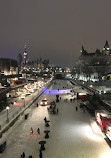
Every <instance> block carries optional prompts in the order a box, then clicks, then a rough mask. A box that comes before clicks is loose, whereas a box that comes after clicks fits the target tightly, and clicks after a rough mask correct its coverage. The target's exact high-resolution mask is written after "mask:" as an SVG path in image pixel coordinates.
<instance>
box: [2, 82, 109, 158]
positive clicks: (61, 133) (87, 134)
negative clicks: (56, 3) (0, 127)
mask: <svg viewBox="0 0 111 158" xmlns="http://www.w3.org/2000/svg"><path fill="white" fill-rule="evenodd" d="M56 82H57V84H55V85H54V84H53V85H52V86H51V87H50V89H48V90H47V91H46V93H45V94H43V96H41V98H39V100H38V101H37V102H38V103H39V102H40V100H41V99H42V98H45V97H46V98H47V99H48V100H49V101H53V100H55V98H56V96H55V95H56V94H57V92H58V93H59V94H60V91H61V89H62V92H63V93H65V91H66V90H68V89H70V88H71V87H73V85H71V83H70V82H69V81H66V80H64V81H62V80H58V81H56ZM63 87H66V88H63ZM58 89H59V90H58ZM65 89H66V90H65ZM53 90H54V91H53ZM55 90H56V91H55ZM53 92H55V93H53ZM62 92H61V94H60V96H61V101H60V102H59V103H57V104H56V106H57V108H58V109H59V113H58V115H53V114H50V113H49V112H48V110H47V106H40V105H39V107H38V108H37V107H36V106H35V104H33V105H32V107H31V110H30V113H29V118H28V120H24V117H23V116H22V117H21V118H20V119H19V120H18V121H17V122H16V124H15V125H14V126H13V127H12V128H10V129H9V130H8V131H7V132H6V133H5V134H4V135H3V137H2V139H1V141H4V140H6V141H7V148H6V150H5V151H4V152H3V153H2V154H0V158H19V157H20V155H21V154H22V152H23V151H24V152H25V153H26V158H28V156H29V155H32V156H33V158H39V149H40V145H39V141H41V140H46V144H45V147H46V150H45V151H43V152H42V153H43V158H110V157H111V149H110V147H109V146H108V144H107V143H106V141H105V139H104V138H105V136H104V134H103V133H102V132H101V131H100V129H99V128H98V126H97V125H96V123H95V118H94V117H91V116H90V115H89V114H88V113H87V112H85V113H84V112H83V111H82V110H81V109H80V108H79V101H78V100H76V101H74V102H70V101H69V100H70V98H71V96H70V95H69V94H67V93H66V94H62ZM66 98H67V99H68V101H64V100H65V99H66ZM76 106H78V111H76V110H75V109H76ZM44 117H47V119H48V120H50V123H49V124H50V127H45V124H44ZM31 127H32V128H33V130H34V134H33V135H31V134H30V129H31ZM37 128H40V136H38V135H37V132H36V131H37ZM46 129H48V130H50V133H49V136H50V138H49V139H45V138H44V130H46Z"/></svg>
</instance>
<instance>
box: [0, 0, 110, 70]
mask: <svg viewBox="0 0 111 158" xmlns="http://www.w3.org/2000/svg"><path fill="white" fill-rule="evenodd" d="M110 8H111V1H110V0H108V1H107V2H106V1H105V0H98V1H96V0H94V1H88V0H84V1H82V0H78V1H77V0H75V1H72V0H69V1H66V0H64V1H63V0H56V1H51V0H47V1H45V0H43V1H35V0H32V1H30V0H27V1H26V0H24V1H14V0H10V1H9V2H7V1H1V2H0V19H1V27H0V36H1V38H0V57H10V58H14V59H16V58H17V55H18V54H19V53H23V48H24V45H25V44H26V45H27V51H28V55H29V59H35V58H40V57H41V58H48V59H49V60H50V62H51V63H53V64H55V65H59V66H63V67H64V66H69V67H70V66H71V67H73V66H74V63H75V62H76V60H77V58H78V57H79V56H80V55H81V53H80V50H81V47H82V45H83V46H84V48H85V49H86V50H87V51H88V52H94V51H95V50H96V49H97V48H98V49H100V50H101V51H102V49H103V47H104V44H105V41H106V40H108V43H109V46H111V37H110V32H111V31H110V26H111V22H110V20H109V19H110Z"/></svg>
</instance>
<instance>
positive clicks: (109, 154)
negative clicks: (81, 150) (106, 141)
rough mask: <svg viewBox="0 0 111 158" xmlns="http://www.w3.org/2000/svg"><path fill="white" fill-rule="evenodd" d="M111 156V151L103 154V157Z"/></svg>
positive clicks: (108, 157)
mask: <svg viewBox="0 0 111 158" xmlns="http://www.w3.org/2000/svg"><path fill="white" fill-rule="evenodd" d="M110 157H111V151H105V153H104V154H103V155H102V156H101V158H110Z"/></svg>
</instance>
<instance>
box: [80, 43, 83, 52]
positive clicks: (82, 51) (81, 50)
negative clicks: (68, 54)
mask: <svg viewBox="0 0 111 158" xmlns="http://www.w3.org/2000/svg"><path fill="white" fill-rule="evenodd" d="M80 52H81V53H84V47H83V45H82V49H81V50H80Z"/></svg>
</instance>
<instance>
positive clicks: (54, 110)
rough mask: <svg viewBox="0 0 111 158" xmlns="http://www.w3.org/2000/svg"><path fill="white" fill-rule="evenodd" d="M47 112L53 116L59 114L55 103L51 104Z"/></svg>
mask: <svg viewBox="0 0 111 158" xmlns="http://www.w3.org/2000/svg"><path fill="white" fill-rule="evenodd" d="M47 110H48V111H50V113H52V114H54V115H55V114H58V113H59V109H58V108H56V103H55V101H53V102H51V105H50V107H49V108H47Z"/></svg>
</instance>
